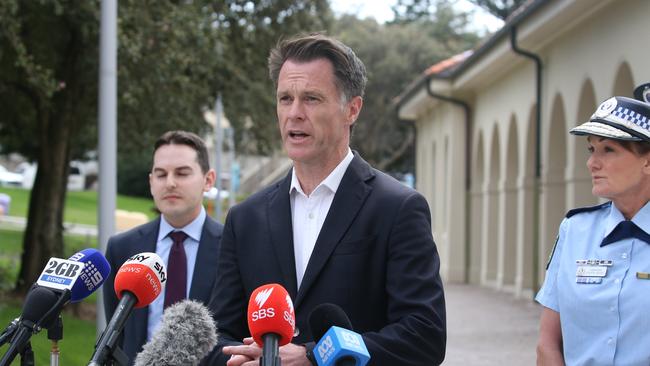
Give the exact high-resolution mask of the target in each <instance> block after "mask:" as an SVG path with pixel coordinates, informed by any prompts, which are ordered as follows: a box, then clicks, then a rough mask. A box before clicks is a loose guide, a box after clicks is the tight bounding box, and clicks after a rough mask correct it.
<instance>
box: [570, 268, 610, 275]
mask: <svg viewBox="0 0 650 366" xmlns="http://www.w3.org/2000/svg"><path fill="white" fill-rule="evenodd" d="M606 275H607V267H604V266H578V269H577V270H576V276H577V277H605V276H606Z"/></svg>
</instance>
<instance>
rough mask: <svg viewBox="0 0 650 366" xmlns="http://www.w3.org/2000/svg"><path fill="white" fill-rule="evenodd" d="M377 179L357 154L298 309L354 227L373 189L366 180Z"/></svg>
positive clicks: (318, 242) (325, 225) (308, 273)
mask: <svg viewBox="0 0 650 366" xmlns="http://www.w3.org/2000/svg"><path fill="white" fill-rule="evenodd" d="M372 177H373V173H372V171H371V170H370V166H369V165H368V163H366V162H365V161H363V159H361V157H359V155H357V154H355V156H354V159H352V161H351V162H350V165H349V166H348V169H347V171H346V172H345V175H343V179H342V180H341V184H340V185H339V187H338V189H337V190H336V194H335V195H334V200H333V201H332V205H331V206H330V209H329V211H328V213H327V217H326V218H325V222H324V223H323V227H322V228H321V230H320V233H319V235H318V239H317V240H316V245H315V246H314V251H313V252H312V254H311V257H309V263H308V264H307V269H306V271H305V276H304V277H303V279H302V283H301V284H300V289H299V291H298V296H297V297H296V301H295V306H296V307H298V306H299V305H300V302H301V301H302V299H303V298H304V297H305V294H306V293H307V291H308V290H309V288H310V287H311V285H312V284H313V283H314V281H315V280H316V278H317V277H318V274H319V273H320V271H321V270H322V269H323V266H325V263H326V262H327V260H328V259H329V257H330V255H331V254H332V252H333V251H334V248H336V245H337V244H338V243H339V242H340V241H341V238H343V235H344V234H345V232H346V231H347V230H348V228H349V226H350V224H351V223H352V221H353V220H354V218H355V217H356V216H357V213H358V212H359V210H360V209H361V207H362V206H363V202H364V201H365V200H366V197H368V194H369V193H370V191H371V190H372V188H371V187H370V186H369V185H368V184H366V180H368V179H370V178H372Z"/></svg>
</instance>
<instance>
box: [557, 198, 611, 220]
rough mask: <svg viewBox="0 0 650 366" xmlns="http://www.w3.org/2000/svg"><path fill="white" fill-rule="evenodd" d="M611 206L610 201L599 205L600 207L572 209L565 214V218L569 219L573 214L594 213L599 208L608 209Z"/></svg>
mask: <svg viewBox="0 0 650 366" xmlns="http://www.w3.org/2000/svg"><path fill="white" fill-rule="evenodd" d="M611 204H612V201H607V202H605V203H601V204H600V205H596V206H588V207H578V208H574V209H573V210H569V212H567V213H566V218H569V217H571V216H573V215H575V214H579V213H581V212H590V211H596V210H600V209H601V208H605V207H609V205H611Z"/></svg>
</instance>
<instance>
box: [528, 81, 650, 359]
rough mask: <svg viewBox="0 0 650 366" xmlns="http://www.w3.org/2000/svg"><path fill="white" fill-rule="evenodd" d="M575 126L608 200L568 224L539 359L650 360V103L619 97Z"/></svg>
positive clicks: (555, 262) (553, 264)
mask: <svg viewBox="0 0 650 366" xmlns="http://www.w3.org/2000/svg"><path fill="white" fill-rule="evenodd" d="M648 85H650V84H648ZM648 91H650V90H645V94H646V96H648V94H650V93H648ZM637 92H639V93H643V92H644V90H640V91H639V90H637ZM570 133H571V134H573V135H584V136H586V140H587V141H586V142H587V147H588V149H589V152H590V157H589V159H588V160H587V167H588V168H589V171H590V173H591V178H592V185H593V188H592V193H593V194H594V195H596V196H598V197H602V198H605V199H607V200H609V201H608V202H606V203H603V204H601V205H598V206H594V207H586V208H578V209H574V210H571V211H569V212H568V213H567V215H566V217H565V218H564V220H563V221H562V223H561V224H560V228H559V233H558V237H557V241H556V244H555V248H554V249H553V253H552V254H551V258H550V259H549V263H548V265H547V271H546V278H545V281H544V285H543V286H542V289H541V290H540V291H539V293H538V294H537V297H536V300H537V301H538V302H539V303H540V304H542V305H543V306H544V308H543V310H542V315H541V320H540V334H539V341H538V345H537V364H538V365H565V364H566V365H626V366H634V365H645V366H647V365H650V203H648V201H649V200H650V103H647V102H645V101H640V100H635V99H631V98H625V97H612V98H610V99H608V100H606V101H605V102H603V103H602V104H600V106H599V107H598V109H597V110H596V112H594V114H593V115H592V116H591V119H590V120H589V121H588V122H586V123H584V124H582V125H580V126H578V127H575V128H573V129H572V130H570Z"/></svg>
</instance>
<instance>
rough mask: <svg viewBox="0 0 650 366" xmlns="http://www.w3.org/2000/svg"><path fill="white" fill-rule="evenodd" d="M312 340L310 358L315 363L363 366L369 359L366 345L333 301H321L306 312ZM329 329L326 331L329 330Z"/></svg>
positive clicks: (336, 365) (328, 365)
mask: <svg viewBox="0 0 650 366" xmlns="http://www.w3.org/2000/svg"><path fill="white" fill-rule="evenodd" d="M309 327H310V328H311V331H312V334H313V336H314V339H315V340H316V339H319V341H318V343H317V344H316V346H315V347H314V350H313V351H312V352H313V357H314V359H315V360H316V364H317V365H318V366H364V365H366V364H367V363H368V360H370V354H369V353H368V349H367V348H366V344H365V342H364V341H363V338H362V337H361V335H360V334H359V333H355V332H353V331H352V323H351V322H350V319H349V318H348V316H347V315H346V314H345V312H344V311H343V309H341V308H340V307H339V306H338V305H335V304H329V303H325V304H320V305H318V306H316V307H315V308H314V309H313V310H312V311H311V313H310V314H309ZM328 328H329V330H328Z"/></svg>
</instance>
